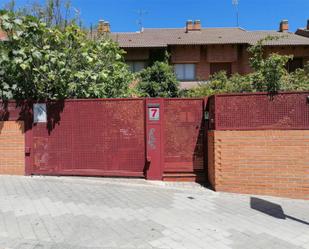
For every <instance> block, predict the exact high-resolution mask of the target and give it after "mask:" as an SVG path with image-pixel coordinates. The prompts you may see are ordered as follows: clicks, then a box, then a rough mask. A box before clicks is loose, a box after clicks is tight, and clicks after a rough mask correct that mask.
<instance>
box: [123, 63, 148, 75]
mask: <svg viewBox="0 0 309 249" xmlns="http://www.w3.org/2000/svg"><path fill="white" fill-rule="evenodd" d="M127 64H128V66H129V70H130V71H131V72H133V73H137V72H140V71H142V70H143V69H144V68H145V67H146V63H145V61H128V62H127Z"/></svg>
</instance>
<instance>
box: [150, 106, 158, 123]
mask: <svg viewBox="0 0 309 249" xmlns="http://www.w3.org/2000/svg"><path fill="white" fill-rule="evenodd" d="M148 117H149V120H150V121H159V120H160V107H149V108H148Z"/></svg>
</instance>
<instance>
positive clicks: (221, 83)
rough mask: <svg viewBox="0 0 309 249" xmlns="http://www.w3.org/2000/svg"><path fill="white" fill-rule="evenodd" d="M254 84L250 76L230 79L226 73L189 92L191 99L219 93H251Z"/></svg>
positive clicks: (236, 75) (213, 77)
mask: <svg viewBox="0 0 309 249" xmlns="http://www.w3.org/2000/svg"><path fill="white" fill-rule="evenodd" d="M251 91H252V84H251V83H250V77H249V76H241V75H239V74H234V75H232V77H230V78H228V77H227V75H226V72H225V71H221V72H219V73H216V74H214V75H212V76H211V77H210V79H209V81H207V82H201V83H199V85H198V87H195V88H192V89H190V90H188V91H187V94H186V95H187V96H189V97H201V96H209V95H213V94H218V93H229V92H251Z"/></svg>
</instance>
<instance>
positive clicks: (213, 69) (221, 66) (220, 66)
mask: <svg viewBox="0 0 309 249" xmlns="http://www.w3.org/2000/svg"><path fill="white" fill-rule="evenodd" d="M220 71H225V72H226V75H227V76H231V75H232V63H210V75H213V74H215V73H218V72H220Z"/></svg>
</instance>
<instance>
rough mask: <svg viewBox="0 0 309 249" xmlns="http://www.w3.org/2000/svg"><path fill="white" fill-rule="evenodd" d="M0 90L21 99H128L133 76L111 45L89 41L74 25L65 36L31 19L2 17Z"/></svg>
mask: <svg viewBox="0 0 309 249" xmlns="http://www.w3.org/2000/svg"><path fill="white" fill-rule="evenodd" d="M0 22H1V27H2V29H3V30H4V31H6V32H7V34H8V41H6V42H1V43H0V91H1V95H2V97H7V98H10V97H13V98H15V99H37V100H38V99H40V100H41V99H63V98H111V97H125V96H127V95H128V92H129V91H128V85H129V83H130V82H131V80H132V74H131V73H130V72H129V71H128V68H127V65H126V64H125V63H124V61H123V53H124V52H123V51H122V50H120V49H119V47H118V45H117V44H116V43H114V42H112V41H111V40H109V39H107V38H104V37H102V38H101V39H100V40H98V41H92V40H89V39H87V36H86V34H85V33H83V32H82V31H81V30H80V28H79V27H77V26H76V25H74V24H72V25H69V26H67V27H66V28H65V30H64V31H61V30H60V29H58V28H54V27H47V26H46V24H45V23H43V22H40V21H39V20H38V19H36V18H34V17H31V16H22V17H16V16H15V15H14V14H12V13H11V12H7V13H4V14H2V15H1V16H0Z"/></svg>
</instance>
